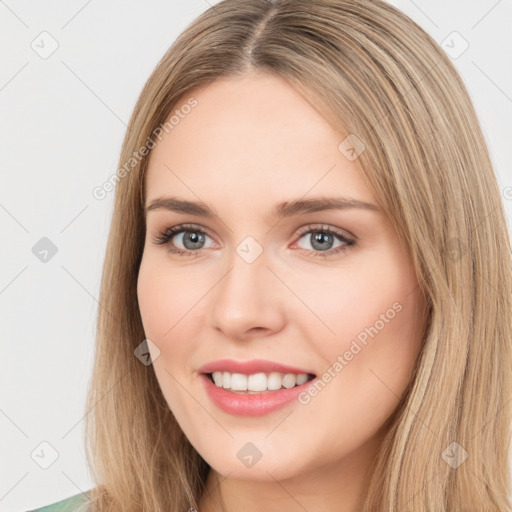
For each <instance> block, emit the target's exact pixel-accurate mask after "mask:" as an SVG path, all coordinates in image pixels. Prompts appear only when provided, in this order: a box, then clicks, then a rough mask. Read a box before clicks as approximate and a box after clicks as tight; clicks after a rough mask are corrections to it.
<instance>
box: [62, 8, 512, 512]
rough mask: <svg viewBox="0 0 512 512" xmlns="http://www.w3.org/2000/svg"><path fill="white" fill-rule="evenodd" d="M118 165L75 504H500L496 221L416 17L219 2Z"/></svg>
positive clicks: (469, 114) (147, 95) (168, 71)
mask: <svg viewBox="0 0 512 512" xmlns="http://www.w3.org/2000/svg"><path fill="white" fill-rule="evenodd" d="M115 181H116V183H117V185H116V188H117V190H116V197H115V206H114V213H113V219H112V225H111V229H110V236H109V240H108V248H107V254H106V259H105V266H104V274H103V280H102V288H101V297H100V303H101V308H100V310H99V321H98V338H97V353H96V360H95V367H94V375H93V380H92V384H91V388H90V394H89V404H88V409H89V408H90V409H91V413H90V414H89V415H88V416H87V418H86V421H87V432H88V442H89V444H88V448H89V451H88V460H89V464H90V466H91V469H92V473H93V476H94V479H95V481H96V482H97V487H95V488H94V489H92V490H91V491H89V492H88V493H87V495H80V496H77V497H75V500H77V501H75V502H74V503H72V502H69V501H64V502H61V505H62V506H63V507H66V506H68V509H69V510H79V509H80V507H81V506H82V507H88V508H87V509H88V510H101V511H132V510H133V511H140V510H151V511H162V512H163V511H185V510H199V511H200V512H205V511H206V512H213V511H220V510H226V511H231V510H244V512H247V511H249V512H250V511H253V510H267V511H273V510H277V509H279V510H289V511H291V510H311V511H313V510H323V511H344V512H345V511H347V512H348V511H350V512H355V511H365V512H369V511H372V512H373V511H382V512H384V511H386V512H390V511H397V510H403V511H406V510H410V511H414V512H433V511H435V512H448V511H449V512H462V511H468V510H471V511H484V510H485V511H504V510H507V511H509V510H511V504H510V500H509V496H508V493H509V469H508V459H507V455H508V446H509V426H510V407H509V399H510V396H511V391H512V390H511V388H510V386H511V384H510V380H509V378H508V376H509V375H510V370H511V361H512V355H511V349H510V343H509V340H510V338H511V335H512V329H511V318H512V317H511V302H510V296H511V292H512V281H511V267H510V242H509V238H508V232H507V226H506V221H505V216H504V211H503V207H502V205H501V202H500V195H499V189H498V186H497V183H496V178H495V176H494V173H493V169H492V166H491V162H490V159H489V155H488V151H487V148H486V146H485V143H484V138H483V135H482V132H481V129H480V127H479V124H478V121H477V117H476V115H475V112H474V109H473V106H472V104H471V102H470V99H469V96H468V93H467V91H466V89H465V87H464V85H463V83H462V81H461V79H460V77H459V75H458V74H457V72H456V70H455V69H454V66H453V65H452V64H451V62H450V60H449V59H448V58H447V57H446V56H445V55H444V53H443V51H442V50H441V49H440V48H439V47H438V45H437V44H436V43H435V42H434V41H433V40H432V38H431V37H430V36H428V35H427V34H426V33H425V32H424V31H423V30H422V29H421V28H419V27H418V26H417V25H416V24H415V23H413V22H412V21H411V20H410V19H408V18H407V17H406V16H405V15H404V14H402V13H401V12H400V11H398V10H396V9H395V8H393V7H391V6H390V5H388V4H386V3H385V2H381V1H377V0H372V1H368V0H339V1H333V0H322V1H318V2H309V1H300V0H282V1H276V2H267V1H265V0H257V1H254V0H224V1H222V2H220V3H219V4H217V5H215V6H214V7H212V8H210V9H208V10H207V11H206V12H205V13H204V14H203V15H201V16H200V17H199V18H198V19H197V20H196V21H195V22H194V23H193V24H192V25H191V26H189V27H188V28H187V29H186V30H185V32H184V33H183V34H182V35H181V36H180V37H179V38H178V39H177V41H176V42H175V43H174V44H173V46H172V47H171V48H170V49H169V51H168V52H167V53H166V55H165V56H164V57H163V59H162V60H161V62H160V63H159V64H158V66H157V68H156V69H155V71H154V72H153V74H152V76H151V77H150V78H149V80H148V82H147V84H146V86H145V87H144V90H143V91H142V94H141V96H140V98H139V100H138V103H137V105H136V107H135V110H134V113H133V115H132V119H131V121H130V124H129V127H128V130H127V134H126V137H125V141H124V145H123V149H122V154H121V159H120V166H119V171H118V173H117V176H116V180H115ZM84 509H85V508H84ZM55 510H57V508H55ZM63 510H64V509H63Z"/></svg>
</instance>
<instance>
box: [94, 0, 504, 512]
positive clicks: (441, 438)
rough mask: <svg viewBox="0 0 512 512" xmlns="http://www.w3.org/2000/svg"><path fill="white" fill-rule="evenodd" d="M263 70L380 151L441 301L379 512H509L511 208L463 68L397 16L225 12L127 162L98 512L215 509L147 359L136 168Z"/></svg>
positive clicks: (388, 202) (159, 75)
mask: <svg viewBox="0 0 512 512" xmlns="http://www.w3.org/2000/svg"><path fill="white" fill-rule="evenodd" d="M252 70H259V71H265V72H269V73H275V74H277V75H280V76H281V77H283V78H284V79H285V80H287V81H288V82H289V83H290V85H292V86H293V87H294V88H295V90H297V91H298V92H299V93H301V94H303V96H304V97H305V98H306V99H307V101H309V102H310V104H311V105H313V106H314V107H315V108H317V109H318V111H319V112H321V113H322V114H323V115H324V117H325V118H326V119H327V120H328V121H329V122H330V123H332V126H333V127H335V128H336V129H338V130H343V131H344V132H345V133H346V134H354V135H356V136H357V138H358V139H360V140H361V141H363V143H364V145H365V151H363V152H362V153H361V154H360V155H359V159H358V161H359V164H360V166H361V169H362V172H363V176H364V177H365V179H366V180H367V183H368V186H369V187H370V188H371V190H372V192H373V193H374V195H375V197H376V199H377V200H378V202H379V204H380V205H381V206H382V207H383V208H384V209H385V211H386V212H387V214H388V215H389V217H390V219H391V220H392V222H393V223H394V225H395V226H396V229H397V231H398V234H399V237H400V241H401V243H402V244H403V246H404V247H405V248H406V249H407V250H408V251H409V253H410V255H411V258H412V260H413V262H414V265H415V268H416V272H417V277H418V282H419V286H420V289H421V291H422V293H423V294H424V297H425V298H426V300H427V304H428V308H429V309H428V321H427V324H426V329H425V333H424V338H423V343H422V347H421V351H420V355H419V357H418V359H417V362H416V366H415V369H414V373H413V376H412V378H411V381H410V383H409V386H408V387H407V389H406V391H405V392H404V394H403V395H402V397H401V400H400V403H399V405H398V407H397V409H396V411H395V413H394V414H393V416H392V418H391V419H390V422H389V425H386V426H387V427H388V430H387V433H386V437H385V439H384V442H383V444H382V449H381V451H380V452H379V455H378V457H377V459H376V460H375V463H374V466H373V467H372V480H371V483H370V486H369V488H368V489H367V492H366V496H365V503H364V507H363V511H364V512H384V511H385V512H396V511H399V510H403V511H404V512H405V511H406V510H414V512H448V511H449V512H462V511H469V510H471V511H473V512H477V511H504V510H506V511H510V510H511V505H510V501H509V495H508V492H509V476H510V475H509V465H508V449H509V442H510V424H511V411H510V399H511V397H512V389H511V386H512V379H511V378H510V376H511V375H512V372H511V370H512V368H511V366H512V353H511V342H512V305H511V302H512V267H511V258H510V254H511V251H510V241H509V234H508V229H507V223H506V218H505V215H504V209H503V206H502V203H501V198H500V191H499V188H498V185H497V181H496V177H495V175H494V172H493V168H492V164H491V161H490V158H489V153H488V150H487V147H486V144H485V140H484V137H483V134H482V131H481V128H480V125H479V122H478V120H477V116H476V114H475V111H474V108H473V106H472V104H471V101H470V98H469V95H468V93H467V91H466V88H465V86H464V84H463V82H462V80H461V78H460V77H459V74H458V73H457V71H456V69H455V67H454V66H453V64H452V63H451V61H450V59H449V58H448V57H447V56H446V55H445V54H444V53H443V51H442V50H441V49H440V47H439V46H438V45H437V43H436V42H435V41H434V40H433V39H432V38H431V37H430V36H429V35H428V34H427V33H426V32H425V31H424V30H422V29H421V28H420V27H419V26H418V25H416V24H415V23H414V22H413V21H412V20H410V19H409V18H408V17H407V16H405V15H404V14H403V13H401V12H400V11H399V10H397V9H395V8H394V7H392V6H390V5H389V4H387V3H385V2H384V1H381V0H371V1H370V0H315V1H314V2H312V1H310V0H282V1H279V0H277V1H273V2H272V1H267V0H224V1H221V2H220V3H218V4H216V5H214V6H213V7H211V8H209V9H208V10H207V11H206V12H204V13H203V14H202V15H201V16H199V18H197V19H196V20H195V21H194V22H193V23H192V24H191V25H190V26H189V27H188V28H187V29H186V30H185V31H184V32H183V33H182V34H181V35H180V36H179V37H178V39H177V40H176V41H175V42H174V44H173V45H172V46H171V47H170V49H169V50H168V51H167V53H166V54H165V55H164V56H163V58H162V59H161V61H160V62H159V64H158V65H157V67H156V69H155V70H154V72H153V73H152V75H151V76H150V78H149V80H148V81H147V83H146V85H145V87H144V89H143V91H142V93H141V95H140V98H139V99H138V102H137V104H136V106H135V109H134V112H133V114H132V117H131V119H130V123H129V125H128V129H127V132H126V136H125V139H124V144H123V148H122V152H121V156H120V165H119V168H120V171H119V172H118V175H117V178H118V179H117V180H116V181H117V186H116V190H115V204H114V211H113V217H112V223H111V228H110V234H109V238H108V246H107V251H106V256H105V263H104V270H103V276H102V283H101V294H100V299H99V303H100V307H99V315H98V326H97V347H96V354H95V363H94V371H93V376H92V380H91V384H90V389H89V395H88V405H87V410H89V411H90V412H89V414H88V415H87V416H86V436H87V437H86V440H87V445H86V454H87V461H88V464H89V466H90V469H91V473H92V475H93V478H94V481H95V482H96V483H97V487H95V488H94V489H93V490H92V491H91V505H90V510H101V511H112V512H114V511H116V512H121V511H122V512H132V511H133V512H141V511H151V512H169V511H173V512H174V511H175V512H178V511H179V512H182V511H186V510H188V509H189V508H190V507H196V508H197V503H198V501H199V497H200V496H201V493H202V492H204V483H205V479H206V475H207V473H208V470H209V467H208V465H207V464H206V462H205V461H204V460H203V459H202V458H201V457H200V455H199V454H198V453H197V452H196V451H195V449H194V448H193V447H192V446H191V444H190V443H189V442H188V440H187V438H186V437H185V435H184V434H183V432H182V431H181V429H180V427H179V426H178V424H177V422H176V420H175V419H174V416H173V414H172V412H171V411H170V410H169V407H168V406H167V404H166V402H165V399H164V397H163V395H162V392H161V390H160V388H159V385H158V382H157V380H156V377H155V374H154V371H153V369H152V367H151V366H146V365H144V364H141V362H140V360H139V359H138V358H137V357H135V355H134V350H135V349H136V348H137V346H138V345H139V344H140V343H141V342H142V340H144V338H145V336H144V331H143V328H142V323H141V318H140V313H139V309H138V303H137V294H136V283H137V275H138V269H139V264H140V261H141V257H142V252H143V247H144V236H145V221H144V212H143V204H144V172H145V169H146V167H147V161H148V155H145V156H143V157H141V158H137V159H135V161H133V160H130V159H131V158H133V155H134V153H136V152H138V151H139V148H141V147H143V146H147V145H148V142H149V141H150V140H152V139H154V138H155V133H156V132H155V130H156V129H157V127H159V126H162V125H164V124H165V122H166V120H167V119H168V116H169V115H170V113H171V111H172V109H173V107H174V106H175V105H176V104H177V103H178V102H179V101H180V100H181V99H182V98H184V97H185V98H186V94H187V92H188V91H190V90H191V89H192V88H193V87H195V86H198V85H201V84H208V83H211V82H212V81H213V80H215V79H217V78H219V77H221V76H240V75H243V74H245V73H247V72H250V71H252ZM199 108H200V107H199ZM191 115H193V113H192V114H191ZM340 142H341V141H340ZM129 161H130V162H132V163H131V164H130V167H129V168H127V167H126V163H127V162H129ZM121 169H124V171H122V170H121ZM453 443H457V444H453Z"/></svg>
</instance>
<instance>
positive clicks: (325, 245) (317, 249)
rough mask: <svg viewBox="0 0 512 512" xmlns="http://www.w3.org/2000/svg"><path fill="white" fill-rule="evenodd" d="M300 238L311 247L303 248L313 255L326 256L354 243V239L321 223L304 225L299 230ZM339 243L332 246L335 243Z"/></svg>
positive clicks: (344, 250) (344, 249)
mask: <svg viewBox="0 0 512 512" xmlns="http://www.w3.org/2000/svg"><path fill="white" fill-rule="evenodd" d="M299 235H301V237H300V239H302V238H304V239H305V240H306V241H307V244H309V245H310V246H311V247H312V248H313V249H312V250H311V249H308V248H305V249H304V250H306V251H307V252H309V253H312V255H313V256H319V257H322V258H326V257H328V256H333V255H335V254H338V253H343V252H346V251H347V250H348V249H349V248H350V247H352V246H354V245H356V242H355V241H354V240H350V239H349V238H347V237H346V236H345V235H344V234H343V233H341V232H340V231H338V230H336V229H334V228H331V227H330V226H324V225H322V224H320V225H316V226H305V227H304V228H301V229H300V230H299ZM336 240H337V241H338V242H339V245H338V246H336V247H333V246H334V244H335V243H336Z"/></svg>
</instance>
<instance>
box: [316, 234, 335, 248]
mask: <svg viewBox="0 0 512 512" xmlns="http://www.w3.org/2000/svg"><path fill="white" fill-rule="evenodd" d="M326 241H327V242H331V243H332V235H330V234H328V233H321V232H318V233H316V234H315V235H314V237H313V243H312V244H311V245H312V246H313V247H315V244H317V243H318V244H319V245H318V246H316V247H315V248H316V249H319V250H320V251H325V250H327V249H328V247H325V242H326ZM322 243H323V244H324V246H322Z"/></svg>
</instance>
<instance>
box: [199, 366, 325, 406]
mask: <svg viewBox="0 0 512 512" xmlns="http://www.w3.org/2000/svg"><path fill="white" fill-rule="evenodd" d="M199 372H200V373H201V375H200V381H201V383H202V385H203V388H204V389H205V391H206V393H207V395H208V396H209V398H210V400H211V401H212V402H213V404H215V405H216V406H217V407H218V408H220V409H221V410H222V411H224V412H226V413H229V414H231V415H235V416H263V415H265V414H269V413H271V412H274V411H276V410H278V409H281V408H282V407H285V406H286V405H288V404H291V403H293V402H296V401H297V397H298V396H299V394H300V393H301V392H303V391H305V389H306V388H307V387H308V386H309V385H310V384H311V383H312V380H311V379H315V374H314V373H313V372H312V371H311V370H309V369H306V368H298V367H294V366H289V365H284V364H281V363H276V362H272V361H265V360H262V359H253V360H251V361H235V360H233V359H222V360H219V361H213V362H211V363H208V364H206V365H204V366H202V367H201V368H200V369H199ZM214 372H215V373H217V374H219V373H222V372H229V373H231V374H241V375H239V377H241V376H242V375H248V376H251V375H256V374H260V376H261V374H277V373H281V374H294V375H303V376H304V375H305V374H308V377H309V378H310V379H309V380H308V381H307V382H303V383H302V384H300V385H299V384H298V382H297V385H296V386H294V387H292V388H291V389H284V388H281V389H277V390H275V391H274V390H266V391H262V392H251V391H238V392H237V391H235V392H234V391H232V390H227V389H223V388H222V387H218V386H216V385H215V384H214V382H213V379H212V374H213V373H214Z"/></svg>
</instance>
